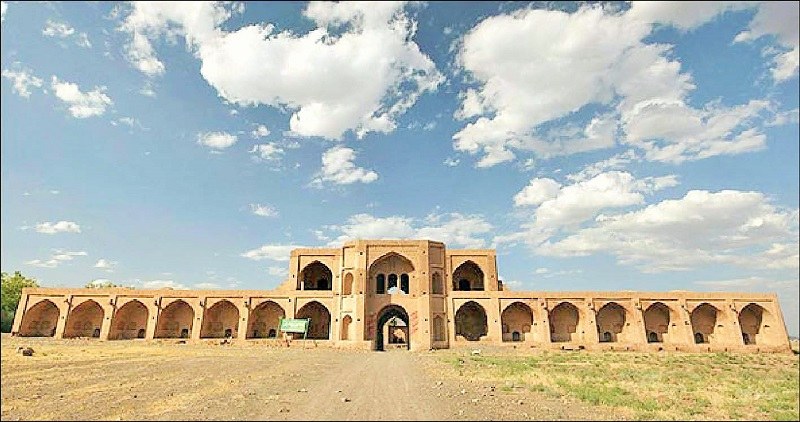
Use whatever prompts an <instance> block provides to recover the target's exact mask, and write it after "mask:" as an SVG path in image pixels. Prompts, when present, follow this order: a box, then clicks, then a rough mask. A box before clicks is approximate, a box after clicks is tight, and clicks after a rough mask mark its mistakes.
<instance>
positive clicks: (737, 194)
mask: <svg viewBox="0 0 800 422" xmlns="http://www.w3.org/2000/svg"><path fill="white" fill-rule="evenodd" d="M799 217H800V211H798V210H797V209H794V210H782V209H778V208H777V207H775V206H773V205H771V204H770V203H769V201H768V200H767V198H766V197H765V196H764V195H763V194H762V193H759V192H743V191H735V190H723V191H719V192H709V191H704V190H693V191H689V192H688V193H687V194H686V195H685V196H684V197H683V198H681V199H669V200H664V201H662V202H659V203H656V204H652V205H649V206H647V207H645V208H643V209H640V210H636V211H631V212H628V213H623V214H617V215H600V216H598V217H597V219H596V224H595V225H594V226H593V227H588V228H583V229H581V230H579V231H578V232H577V233H575V234H573V235H570V236H567V237H565V238H563V239H560V240H554V241H547V242H544V243H542V244H541V245H540V246H538V248H537V249H536V250H537V252H538V253H540V254H544V255H554V256H581V255H589V254H593V253H610V254H613V255H615V256H616V257H617V260H618V262H619V263H621V264H625V265H636V266H638V267H639V268H640V269H641V270H642V271H645V272H658V271H667V270H687V269H690V268H694V267H697V266H699V265H703V264H711V263H716V264H732V265H737V266H743V267H752V268H772V269H794V270H796V269H797V268H798V262H799V261H800V253H799V252H798V251H799V250H800V248H799V247H798V241H797V239H798V218H799Z"/></svg>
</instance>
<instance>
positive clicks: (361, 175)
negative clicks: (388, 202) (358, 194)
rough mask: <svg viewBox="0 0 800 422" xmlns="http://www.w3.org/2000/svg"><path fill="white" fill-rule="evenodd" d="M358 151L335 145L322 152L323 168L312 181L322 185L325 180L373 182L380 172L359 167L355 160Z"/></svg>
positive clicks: (335, 182)
mask: <svg viewBox="0 0 800 422" xmlns="http://www.w3.org/2000/svg"><path fill="white" fill-rule="evenodd" d="M355 159H356V153H355V151H353V149H351V148H347V147H343V146H335V147H333V148H331V149H329V150H327V151H325V153H323V154H322V169H321V170H320V172H319V173H318V174H317V176H316V178H315V179H314V180H313V181H312V184H313V185H316V186H321V185H322V184H323V183H325V182H331V183H334V184H337V185H349V184H352V183H357V182H360V183H372V182H374V181H376V180H378V173H375V172H374V171H372V170H366V169H363V168H361V167H357V166H356V165H355V164H354V163H353V161H354V160H355Z"/></svg>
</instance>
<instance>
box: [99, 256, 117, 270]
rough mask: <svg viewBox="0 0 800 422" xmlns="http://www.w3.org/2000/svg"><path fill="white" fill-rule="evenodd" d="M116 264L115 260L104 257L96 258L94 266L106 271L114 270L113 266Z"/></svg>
mask: <svg viewBox="0 0 800 422" xmlns="http://www.w3.org/2000/svg"><path fill="white" fill-rule="evenodd" d="M116 266H117V262H116V261H109V260H107V259H104V258H100V259H98V260H97V263H96V264H94V267H95V268H100V269H103V270H106V271H108V272H112V271H114V267H116Z"/></svg>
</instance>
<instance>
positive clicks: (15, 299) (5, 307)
mask: <svg viewBox="0 0 800 422" xmlns="http://www.w3.org/2000/svg"><path fill="white" fill-rule="evenodd" d="M2 277H3V280H2V292H0V330H2V332H4V333H8V332H11V328H12V326H13V325H14V314H15V313H16V312H17V306H18V305H19V298H20V297H22V289H23V288H25V287H39V283H37V282H36V280H34V279H32V278H27V277H25V276H24V275H22V273H20V272H19V271H14V275H9V274H8V273H5V272H4V273H3V274H2Z"/></svg>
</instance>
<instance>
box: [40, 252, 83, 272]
mask: <svg viewBox="0 0 800 422" xmlns="http://www.w3.org/2000/svg"><path fill="white" fill-rule="evenodd" d="M87 255H88V254H87V253H86V252H84V251H74V252H73V251H65V250H63V249H53V255H52V256H51V257H50V258H49V259H34V260H30V261H26V262H25V264H26V265H31V266H34V267H40V268H56V267H58V266H59V265H61V264H63V263H64V262H67V261H72V260H73V259H74V258H75V257H76V256H87Z"/></svg>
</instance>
